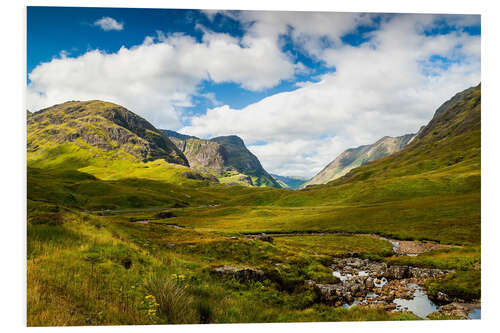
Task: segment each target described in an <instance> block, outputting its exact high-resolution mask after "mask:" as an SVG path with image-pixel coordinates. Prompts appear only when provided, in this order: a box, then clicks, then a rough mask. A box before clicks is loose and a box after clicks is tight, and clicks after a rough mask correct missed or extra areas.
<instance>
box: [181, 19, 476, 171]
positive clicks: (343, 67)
mask: <svg viewBox="0 0 500 333" xmlns="http://www.w3.org/2000/svg"><path fill="white" fill-rule="evenodd" d="M433 19H434V18H433V17H432V16H428V15H415V16H412V15H408V16H406V15H402V16H396V17H394V18H392V19H391V20H388V21H387V22H384V23H382V25H381V27H380V29H379V30H377V31H375V32H372V33H371V41H370V42H369V43H365V44H363V45H361V46H360V47H351V46H347V45H343V46H342V47H335V48H330V49H322V50H321V51H319V52H317V55H318V57H320V59H322V60H324V61H326V62H327V63H328V64H329V65H332V66H335V67H336V68H337V71H336V72H335V73H333V74H327V75H324V76H323V78H322V80H321V81H320V82H317V83H308V84H307V83H301V84H300V86H301V87H300V88H299V89H297V90H295V91H292V92H286V93H280V94H276V95H273V96H270V97H268V98H265V99H263V100H261V101H259V102H257V103H255V104H252V105H249V106H247V107H245V108H243V109H241V110H233V109H231V108H230V107H229V106H227V105H225V106H221V107H218V108H214V109H210V110H208V111H207V114H206V115H202V116H197V117H194V118H192V122H191V125H190V126H187V127H184V128H183V129H182V131H183V132H184V133H191V134H193V135H198V136H215V135H227V134H238V135H241V136H242V137H243V139H244V140H245V142H246V143H247V144H249V145H250V149H251V150H252V151H254V153H256V155H257V156H258V157H259V158H260V159H261V162H262V164H263V165H264V167H265V168H267V169H268V170H269V171H271V172H275V173H280V172H281V173H284V174H288V175H290V174H291V172H292V171H293V172H296V173H297V174H298V175H307V176H312V175H313V174H314V173H315V172H317V171H319V170H320V169H321V168H322V167H324V166H325V165H326V164H327V163H328V162H330V161H331V160H333V159H334V158H335V157H336V156H337V155H338V154H339V153H341V152H342V151H343V150H345V149H346V148H349V147H356V146H359V145H362V144H368V143H373V142H375V141H376V140H377V139H379V138H381V137H382V136H385V135H390V136H398V135H403V134H407V133H412V132H416V131H417V130H418V128H419V127H420V126H421V125H424V124H426V123H427V122H428V121H429V120H430V119H431V118H432V115H433V113H434V111H435V109H436V108H437V107H439V105H440V104H442V103H443V102H444V101H445V100H447V99H448V98H450V97H452V96H453V95H454V94H455V93H456V92H459V91H461V90H463V89H465V88H468V87H470V86H472V85H476V84H478V83H479V81H480V58H479V55H480V47H479V46H480V42H479V41H480V37H478V36H470V35H468V34H464V33H461V32H453V33H449V34H447V35H435V36H426V35H425V34H421V32H422V29H423V27H426V26H428V25H431V24H433V22H434V20H433ZM435 55H439V56H441V57H445V58H448V59H451V60H453V61H452V62H451V64H450V65H449V66H448V65H447V66H443V64H441V63H439V62H433V61H432V58H431V56H435ZM322 137H326V138H327V139H321V138H322ZM332 137H333V138H332ZM263 140H264V141H266V142H267V144H266V145H258V146H257V145H254V144H255V143H258V142H260V141H263ZM305 142H307V144H304V143H305Z"/></svg>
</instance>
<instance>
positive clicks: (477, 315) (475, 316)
mask: <svg viewBox="0 0 500 333" xmlns="http://www.w3.org/2000/svg"><path fill="white" fill-rule="evenodd" d="M469 318H470V319H481V308H475V309H473V310H472V312H471V313H469Z"/></svg>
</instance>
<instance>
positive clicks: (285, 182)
mask: <svg viewBox="0 0 500 333" xmlns="http://www.w3.org/2000/svg"><path fill="white" fill-rule="evenodd" d="M271 176H273V178H274V179H276V181H278V182H279V183H280V185H281V187H283V188H290V189H292V190H296V189H298V188H299V187H300V186H302V185H303V184H305V183H306V182H307V181H308V180H309V179H308V178H305V177H298V176H280V175H275V174H273V173H272V174H271Z"/></svg>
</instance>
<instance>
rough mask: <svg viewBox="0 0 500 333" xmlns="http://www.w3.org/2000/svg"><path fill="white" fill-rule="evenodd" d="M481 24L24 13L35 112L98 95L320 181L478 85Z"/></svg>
mask: <svg viewBox="0 0 500 333" xmlns="http://www.w3.org/2000/svg"><path fill="white" fill-rule="evenodd" d="M480 21H481V20H480V16H479V15H432V14H380V13H377V14H371V13H336V12H279V11H216V10H210V11H199V10H170V9H132V8H85V7H28V8H27V73H28V75H27V78H26V80H27V107H28V109H29V110H31V111H37V110H40V109H42V108H45V107H48V106H51V105H54V104H58V103H62V102H65V101H67V100H92V99H101V100H105V101H109V102H113V103H117V104H119V105H122V106H124V107H125V108H127V109H129V110H130V111H133V112H135V113H137V114H139V115H140V116H142V117H144V118H145V119H147V120H148V121H150V122H151V123H152V124H153V125H154V126H156V127H157V128H161V129H171V130H176V131H178V132H181V133H184V134H189V135H195V136H198V137H200V138H211V137H215V136H220V135H238V136H240V137H241V138H242V139H243V140H244V142H245V144H246V145H247V147H248V148H249V149H250V151H252V152H253V153H254V154H255V155H256V156H257V157H258V158H259V160H260V161H261V163H262V165H263V166H264V168H265V169H266V170H267V171H269V172H271V173H275V174H280V175H285V176H306V177H312V176H314V175H315V174H316V173H317V172H319V171H320V170H321V169H322V168H323V167H324V166H325V165H326V164H328V163H329V162H330V161H332V160H333V159H334V158H335V157H336V156H337V155H339V154H340V153H341V152H342V151H344V150H345V149H347V148H351V147H357V146H360V145H364V144H371V143H374V142H375V141H377V140H378V139H380V138H382V137H383V136H386V135H388V136H399V135H404V134H408V133H415V132H417V131H418V129H419V128H420V127H421V126H422V125H425V124H427V123H428V122H429V120H430V119H431V118H432V116H433V114H434V112H435V110H436V109H437V108H438V107H439V106H440V105H441V104H442V103H443V102H445V101H446V100H448V99H449V98H451V97H452V96H453V95H454V94H455V93H457V92H459V91H461V90H464V89H466V88H469V87H471V86H474V85H477V84H479V83H480V80H481V26H480Z"/></svg>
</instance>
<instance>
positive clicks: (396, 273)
mask: <svg viewBox="0 0 500 333" xmlns="http://www.w3.org/2000/svg"><path fill="white" fill-rule="evenodd" d="M409 272H410V270H409V268H408V266H389V267H387V270H386V272H385V277H386V278H387V279H396V280H400V279H405V278H407V277H409Z"/></svg>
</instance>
